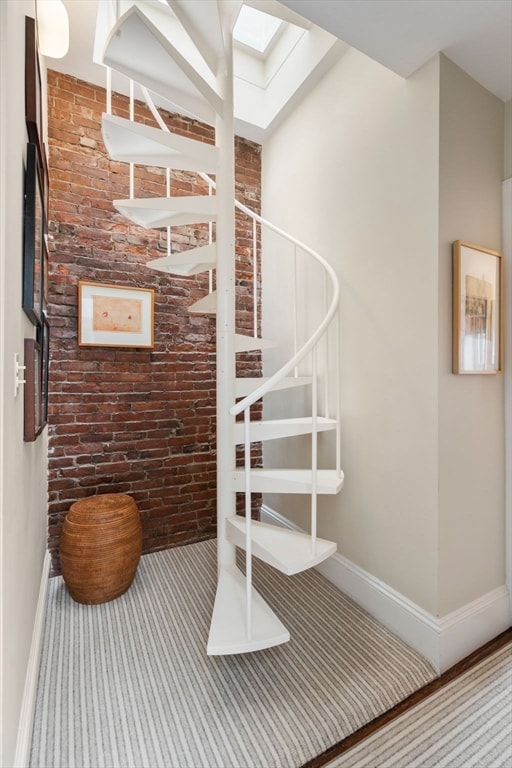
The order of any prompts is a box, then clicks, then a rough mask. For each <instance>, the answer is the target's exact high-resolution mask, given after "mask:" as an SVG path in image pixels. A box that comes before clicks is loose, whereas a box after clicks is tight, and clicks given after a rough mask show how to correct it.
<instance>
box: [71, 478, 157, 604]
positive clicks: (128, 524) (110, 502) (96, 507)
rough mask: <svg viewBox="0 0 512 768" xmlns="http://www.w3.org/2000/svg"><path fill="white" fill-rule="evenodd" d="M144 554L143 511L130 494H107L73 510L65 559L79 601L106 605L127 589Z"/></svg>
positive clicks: (75, 596)
mask: <svg viewBox="0 0 512 768" xmlns="http://www.w3.org/2000/svg"><path fill="white" fill-rule="evenodd" d="M141 552H142V526H141V522H140V514H139V510H138V507H137V505H136V504H135V501H134V500H133V499H132V497H131V496H127V495H125V494H122V493H105V494H100V495H98V496H91V497H90V498H87V499H82V500H81V501H76V502H75V503H74V504H72V505H71V507H70V508H69V512H68V513H67V515H66V517H65V519H64V525H63V528H62V534H61V539H60V562H61V568H62V576H63V577H64V581H65V583H66V586H67V588H68V590H69V593H70V595H71V597H72V598H73V599H74V600H76V601H77V602H78V603H86V604H88V605H94V604H97V603H106V602H108V601H109V600H114V599H115V598H116V597H119V596H120V595H122V594H123V593H124V592H126V590H127V589H128V587H129V586H130V584H131V583H132V581H133V578H134V576H135V572H136V570H137V566H138V564H139V560H140V556H141Z"/></svg>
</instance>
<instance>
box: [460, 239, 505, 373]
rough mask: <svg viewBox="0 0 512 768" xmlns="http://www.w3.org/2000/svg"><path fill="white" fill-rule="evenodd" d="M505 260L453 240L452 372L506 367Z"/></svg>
mask: <svg viewBox="0 0 512 768" xmlns="http://www.w3.org/2000/svg"><path fill="white" fill-rule="evenodd" d="M502 261H503V260H502V256H501V254H500V253H498V252H497V251H491V250H489V249H488V248H483V247H482V246H479V245H473V244H472V243H467V242H464V241H462V240H457V241H456V242H454V243H453V373H473V374H474V373H501V371H502V369H503V264H502Z"/></svg>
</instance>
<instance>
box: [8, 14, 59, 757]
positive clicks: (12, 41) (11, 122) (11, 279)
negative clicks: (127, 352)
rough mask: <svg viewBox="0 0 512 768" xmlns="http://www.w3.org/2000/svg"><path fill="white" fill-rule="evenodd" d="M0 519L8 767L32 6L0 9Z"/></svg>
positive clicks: (15, 662) (33, 522)
mask: <svg viewBox="0 0 512 768" xmlns="http://www.w3.org/2000/svg"><path fill="white" fill-rule="evenodd" d="M0 14H1V15H0V35H1V39H0V56H1V60H0V61H1V69H0V78H1V87H0V168H1V176H0V179H1V181H0V184H1V188H0V270H1V272H0V356H1V394H0V407H1V417H0V420H1V434H0V473H1V474H0V488H1V489H0V505H1V506H0V514H1V533H2V536H1V595H2V603H1V611H2V617H1V627H2V630H1V631H2V636H1V686H2V691H1V727H2V733H1V739H0V742H1V755H0V765H2V766H6V767H7V766H11V765H13V760H14V754H15V750H16V741H17V735H18V724H19V718H20V710H21V703H22V696H23V689H24V685H25V677H26V672H27V662H28V658H29V652H30V645H31V640H32V630H33V626H34V617H35V609H36V603H37V598H38V593H39V586H40V580H41V572H42V566H43V559H44V554H45V549H46V514H45V513H46V506H47V505H46V448H47V442H46V436H45V435H43V436H41V437H40V438H39V439H38V440H37V441H36V442H35V443H31V444H29V443H24V442H23V388H21V389H20V394H19V395H18V397H17V398H14V389H13V382H14V355H15V353H16V352H18V353H20V355H21V360H23V339H24V338H25V337H31V336H32V335H33V333H34V328H33V326H32V324H31V323H30V321H29V320H28V319H27V318H26V317H25V315H24V313H23V312H22V310H21V265H22V222H23V207H22V206H23V162H24V156H25V146H26V141H27V138H26V134H25V121H24V66H25V65H24V47H25V44H24V39H25V38H24V35H25V18H24V17H25V14H28V15H32V16H33V15H34V4H33V2H32V1H29V0H27V2H24V1H23V0H17V1H16V2H7V3H1V4H0Z"/></svg>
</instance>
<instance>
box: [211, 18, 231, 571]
mask: <svg viewBox="0 0 512 768" xmlns="http://www.w3.org/2000/svg"><path fill="white" fill-rule="evenodd" d="M224 43H225V67H223V68H222V71H221V74H220V75H219V83H218V84H219V90H220V92H221V94H222V96H223V103H224V113H223V115H222V116H218V117H217V121H216V125H215V142H216V145H217V146H218V148H219V171H218V175H217V227H216V230H217V236H216V240H217V269H216V281H217V285H216V287H217V547H218V554H217V563H218V569H219V571H220V569H221V567H222V566H229V565H234V563H235V546H234V544H230V542H228V540H227V538H226V518H228V517H231V516H232V515H234V514H235V512H236V503H235V498H236V497H235V493H234V491H233V471H234V469H235V465H236V452H235V441H234V422H235V420H234V416H232V415H231V414H230V413H229V409H230V408H231V407H232V406H233V404H234V402H235V205H234V199H235V156H234V152H235V146H234V144H235V137H234V120H233V37H232V33H231V30H230V32H229V34H226V35H225V39H224Z"/></svg>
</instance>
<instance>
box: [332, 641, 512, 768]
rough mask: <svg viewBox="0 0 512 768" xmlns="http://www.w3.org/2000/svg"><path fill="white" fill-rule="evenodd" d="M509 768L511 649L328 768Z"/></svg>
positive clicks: (511, 752) (511, 746)
mask: <svg viewBox="0 0 512 768" xmlns="http://www.w3.org/2000/svg"><path fill="white" fill-rule="evenodd" d="M510 766H512V646H511V645H507V646H505V647H504V648H502V649H501V650H500V651H498V652H497V653H495V654H494V655H493V656H490V657H489V658H488V659H485V661H482V662H481V663H480V664H478V665H477V666H476V667H474V668H473V669H471V670H469V671H468V672H466V673H465V674H464V675H462V676H461V677H459V678H457V679H456V680H453V681H452V682H451V683H449V684H448V685H446V686H445V687H443V688H442V689H441V690H439V691H437V692H436V693H434V694H433V695H432V696H431V697H430V698H428V699H425V700H424V701H423V702H421V703H420V704H418V705H417V706H416V707H414V709H411V710H409V711H408V712H406V713H405V714H403V715H401V716H400V717H399V718H397V719H396V720H394V721H393V722H391V723H389V724H388V725H386V726H384V727H383V728H382V729H381V730H379V731H378V732H376V733H375V734H373V735H372V736H370V737H369V738H368V739H366V740H365V741H363V742H362V743H361V744H359V745H358V746H356V747H354V748H353V749H351V750H349V751H348V752H346V753H345V754H343V755H341V756H340V757H338V758H337V759H336V760H332V761H331V762H330V763H328V768H510Z"/></svg>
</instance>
